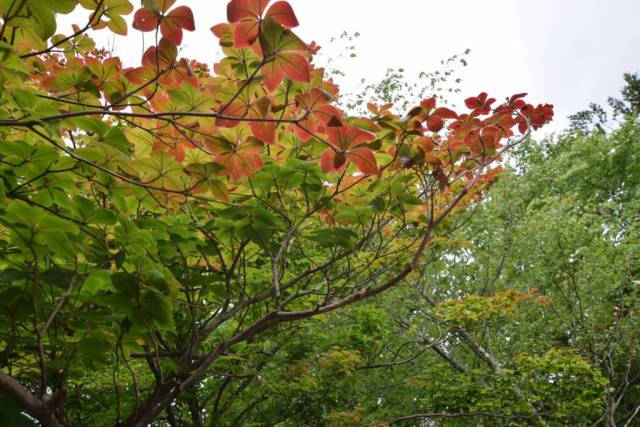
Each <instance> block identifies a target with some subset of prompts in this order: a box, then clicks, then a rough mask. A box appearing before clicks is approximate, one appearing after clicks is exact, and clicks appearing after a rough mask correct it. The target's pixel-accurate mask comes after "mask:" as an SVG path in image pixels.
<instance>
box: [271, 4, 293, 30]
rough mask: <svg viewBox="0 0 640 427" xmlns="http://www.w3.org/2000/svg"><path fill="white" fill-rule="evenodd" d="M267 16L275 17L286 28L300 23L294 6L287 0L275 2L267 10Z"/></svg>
mask: <svg viewBox="0 0 640 427" xmlns="http://www.w3.org/2000/svg"><path fill="white" fill-rule="evenodd" d="M267 17H269V18H271V19H273V20H274V21H276V22H277V23H278V24H280V25H282V26H283V27H284V28H286V29H290V28H293V27H297V26H298V25H299V23H298V19H297V18H296V14H295V13H294V12H293V8H292V7H291V5H290V4H289V3H287V2H286V1H278V2H275V3H274V4H273V5H272V6H271V7H270V8H269V10H268V11H267Z"/></svg>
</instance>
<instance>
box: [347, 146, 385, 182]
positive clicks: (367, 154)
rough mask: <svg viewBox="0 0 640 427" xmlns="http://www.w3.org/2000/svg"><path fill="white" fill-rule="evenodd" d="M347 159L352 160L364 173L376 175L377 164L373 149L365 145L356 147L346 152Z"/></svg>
mask: <svg viewBox="0 0 640 427" xmlns="http://www.w3.org/2000/svg"><path fill="white" fill-rule="evenodd" d="M347 160H349V161H350V162H352V163H353V164H354V165H356V167H357V168H358V170H359V171H360V172H362V173H363V174H365V175H377V174H378V164H377V163H376V158H375V157H374V155H373V151H371V150H370V149H368V148H365V147H357V148H355V149H353V150H351V151H349V152H348V153H347Z"/></svg>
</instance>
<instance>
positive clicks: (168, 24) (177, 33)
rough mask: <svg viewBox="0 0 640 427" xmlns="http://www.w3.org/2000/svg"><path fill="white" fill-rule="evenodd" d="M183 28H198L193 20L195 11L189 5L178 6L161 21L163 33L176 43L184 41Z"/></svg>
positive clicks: (188, 29) (192, 29) (189, 29)
mask: <svg viewBox="0 0 640 427" xmlns="http://www.w3.org/2000/svg"><path fill="white" fill-rule="evenodd" d="M183 29H185V30H187V31H194V30H195V29H196V27H195V23H194V22H193V13H192V12H191V9H190V8H188V7H187V6H180V7H176V8H175V9H173V10H172V11H171V12H170V13H169V14H168V15H167V16H165V17H163V18H162V22H161V23H160V32H161V33H162V35H163V36H164V37H166V38H167V39H169V40H171V41H172V42H173V43H175V44H176V45H179V44H180V43H182V30H183Z"/></svg>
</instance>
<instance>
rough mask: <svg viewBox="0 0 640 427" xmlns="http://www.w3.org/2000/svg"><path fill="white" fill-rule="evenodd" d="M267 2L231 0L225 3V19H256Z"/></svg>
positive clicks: (262, 11)
mask: <svg viewBox="0 0 640 427" xmlns="http://www.w3.org/2000/svg"><path fill="white" fill-rule="evenodd" d="M267 4H269V0H231V1H230V2H229V4H227V20H228V21H229V22H239V21H243V20H247V19H255V20H258V19H260V17H261V16H262V14H263V13H264V10H265V9H266V7H267Z"/></svg>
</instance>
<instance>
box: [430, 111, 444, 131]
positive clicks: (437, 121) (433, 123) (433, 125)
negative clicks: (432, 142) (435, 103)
mask: <svg viewBox="0 0 640 427" xmlns="http://www.w3.org/2000/svg"><path fill="white" fill-rule="evenodd" d="M443 126H444V120H442V117H440V116H436V115H435V114H432V115H430V116H429V118H428V119H427V128H428V129H429V130H430V131H431V132H438V131H440V129H442V127H443Z"/></svg>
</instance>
